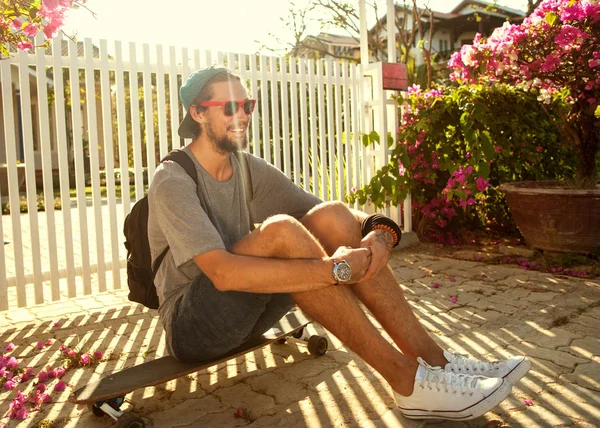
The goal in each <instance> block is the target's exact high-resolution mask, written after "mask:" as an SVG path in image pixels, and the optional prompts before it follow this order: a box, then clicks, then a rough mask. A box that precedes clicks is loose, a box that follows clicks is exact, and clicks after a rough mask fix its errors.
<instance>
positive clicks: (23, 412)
mask: <svg viewBox="0 0 600 428" xmlns="http://www.w3.org/2000/svg"><path fill="white" fill-rule="evenodd" d="M28 416H29V412H28V411H27V408H26V407H25V406H23V407H21V408H20V409H19V410H17V412H16V414H15V417H14V419H19V420H21V421H23V420H25V419H27V417H28Z"/></svg>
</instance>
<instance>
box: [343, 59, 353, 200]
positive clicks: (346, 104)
mask: <svg viewBox="0 0 600 428" xmlns="http://www.w3.org/2000/svg"><path fill="white" fill-rule="evenodd" d="M348 65H349V64H348V62H347V61H343V62H342V83H343V85H342V91H343V97H342V98H343V108H344V113H343V120H344V132H343V134H342V135H343V144H344V148H345V149H346V150H345V156H344V157H343V158H344V166H345V168H346V187H345V192H344V194H342V196H344V195H346V194H349V193H350V189H351V188H352V151H351V150H350V149H351V146H352V140H351V137H350V100H349V95H350V88H351V86H350V79H349V76H348V74H349V73H348ZM340 156H341V154H340ZM340 173H341V174H342V175H343V172H340Z"/></svg>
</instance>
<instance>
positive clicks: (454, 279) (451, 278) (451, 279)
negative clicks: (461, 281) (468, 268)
mask: <svg viewBox="0 0 600 428" xmlns="http://www.w3.org/2000/svg"><path fill="white" fill-rule="evenodd" d="M448 281H450V282H456V278H454V277H453V276H451V277H450V278H448Z"/></svg>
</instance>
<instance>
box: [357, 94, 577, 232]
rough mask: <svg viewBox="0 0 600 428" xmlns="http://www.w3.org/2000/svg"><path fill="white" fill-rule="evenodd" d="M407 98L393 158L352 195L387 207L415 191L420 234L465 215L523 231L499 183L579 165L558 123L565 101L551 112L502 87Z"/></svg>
mask: <svg viewBox="0 0 600 428" xmlns="http://www.w3.org/2000/svg"><path fill="white" fill-rule="evenodd" d="M398 101H400V102H403V100H401V99H400V100H398ZM407 102H408V107H407V110H406V112H405V113H404V116H403V117H402V124H401V125H400V128H399V129H398V140H397V141H398V144H397V145H396V146H395V147H394V148H393V149H392V150H391V152H390V154H391V156H390V163H389V164H388V165H386V166H384V167H383V168H381V169H380V170H379V171H377V173H376V174H375V176H374V177H373V178H372V179H371V181H370V183H369V184H368V185H366V186H365V187H363V188H362V189H357V190H356V191H355V192H353V193H352V194H350V195H348V196H347V198H346V199H347V200H348V201H350V202H355V201H358V202H359V203H360V204H365V203H366V202H367V201H368V200H370V201H371V202H372V203H374V204H375V205H376V206H377V207H383V206H385V205H386V204H394V205H397V204H398V203H399V202H401V201H403V200H404V199H405V197H406V195H407V194H408V193H410V194H411V195H412V199H413V209H414V210H415V212H414V214H416V217H417V218H416V222H415V223H416V224H417V225H418V226H417V231H418V232H420V234H423V233H424V232H426V231H427V230H428V229H430V230H431V229H432V228H431V227H429V226H434V228H435V229H446V230H451V227H452V223H455V224H456V223H458V222H460V223H461V224H462V225H463V226H464V221H465V220H468V221H471V222H472V225H473V226H477V225H478V226H482V227H499V228H503V229H505V230H506V229H512V230H515V228H514V223H513V222H512V220H511V217H510V215H509V213H508V211H507V208H506V205H505V202H504V196H503V195H502V194H501V193H500V192H497V191H496V186H498V185H499V184H501V183H502V182H505V181H513V180H517V179H522V180H535V179H556V178H562V177H563V176H565V175H566V176H568V175H570V174H572V171H573V170H574V167H575V163H576V162H575V160H576V159H575V156H574V154H573V153H572V151H571V150H569V147H568V146H566V145H564V144H562V140H561V138H560V134H559V132H558V130H557V128H556V124H555V119H556V114H557V112H558V111H560V110H561V108H564V105H563V104H561V103H560V102H559V101H552V102H551V103H550V104H549V105H548V106H547V109H546V110H543V109H540V108H538V104H539V103H538V101H537V99H536V96H535V95H532V94H530V93H528V92H526V91H524V90H522V89H518V88H515V87H511V86H508V85H501V84H497V85H463V86H460V87H447V88H444V89H442V88H440V89H434V90H431V91H429V92H422V91H421V89H420V88H419V87H418V86H414V87H413V88H411V89H410V90H409V95H408V99H407ZM366 143H370V141H366Z"/></svg>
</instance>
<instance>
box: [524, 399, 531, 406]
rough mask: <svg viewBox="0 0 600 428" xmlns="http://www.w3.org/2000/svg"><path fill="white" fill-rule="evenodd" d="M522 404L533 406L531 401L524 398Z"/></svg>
mask: <svg viewBox="0 0 600 428" xmlns="http://www.w3.org/2000/svg"><path fill="white" fill-rule="evenodd" d="M523 403H525V405H526V406H533V400H531V399H529V398H526V399H525V400H523Z"/></svg>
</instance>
